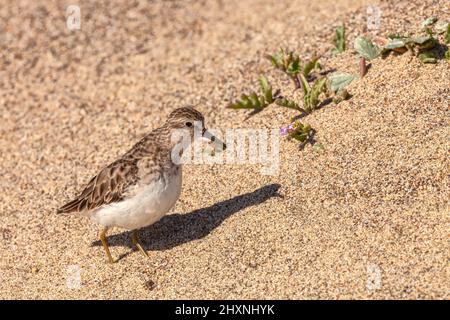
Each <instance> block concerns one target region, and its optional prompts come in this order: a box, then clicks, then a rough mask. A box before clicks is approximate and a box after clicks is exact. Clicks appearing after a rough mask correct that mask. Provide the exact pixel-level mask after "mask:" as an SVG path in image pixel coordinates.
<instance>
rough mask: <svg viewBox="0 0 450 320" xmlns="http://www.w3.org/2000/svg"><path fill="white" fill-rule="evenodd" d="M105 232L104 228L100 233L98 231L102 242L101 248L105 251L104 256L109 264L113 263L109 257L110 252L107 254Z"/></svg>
mask: <svg viewBox="0 0 450 320" xmlns="http://www.w3.org/2000/svg"><path fill="white" fill-rule="evenodd" d="M107 231H108V228H104V229H103V230H102V231H100V240H101V241H102V244H103V248H104V249H105V252H106V256H107V257H108V261H109V263H114V260H113V258H112V256H111V252H109V245H108V240H107V239H106V232H107Z"/></svg>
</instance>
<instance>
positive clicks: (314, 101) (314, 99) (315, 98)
mask: <svg viewBox="0 0 450 320" xmlns="http://www.w3.org/2000/svg"><path fill="white" fill-rule="evenodd" d="M326 83H327V78H325V77H324V78H321V79H319V80H317V81H316V82H314V85H313V87H312V89H311V97H310V103H311V107H312V108H313V109H315V108H316V107H317V105H318V104H319V96H320V94H321V93H322V92H324V90H325V85H326Z"/></svg>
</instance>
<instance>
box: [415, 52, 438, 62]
mask: <svg viewBox="0 0 450 320" xmlns="http://www.w3.org/2000/svg"><path fill="white" fill-rule="evenodd" d="M419 59H420V61H422V62H423V63H436V62H437V56H436V55H435V54H434V53H433V52H431V51H427V52H422V53H421V54H419Z"/></svg>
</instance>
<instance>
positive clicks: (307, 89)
mask: <svg viewBox="0 0 450 320" xmlns="http://www.w3.org/2000/svg"><path fill="white" fill-rule="evenodd" d="M300 82H301V83H302V88H303V95H304V96H306V95H308V94H309V92H310V91H311V87H310V86H309V83H308V81H306V78H305V76H304V75H303V74H300Z"/></svg>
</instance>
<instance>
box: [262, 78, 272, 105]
mask: <svg viewBox="0 0 450 320" xmlns="http://www.w3.org/2000/svg"><path fill="white" fill-rule="evenodd" d="M259 84H260V85H261V90H262V92H263V95H264V98H265V101H267V103H272V102H273V93H272V86H271V85H270V84H269V81H268V80H267V78H266V77H265V76H261V77H260V78H259Z"/></svg>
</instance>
